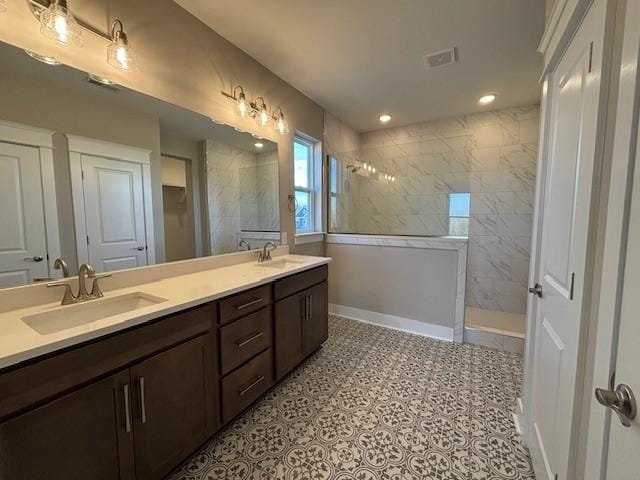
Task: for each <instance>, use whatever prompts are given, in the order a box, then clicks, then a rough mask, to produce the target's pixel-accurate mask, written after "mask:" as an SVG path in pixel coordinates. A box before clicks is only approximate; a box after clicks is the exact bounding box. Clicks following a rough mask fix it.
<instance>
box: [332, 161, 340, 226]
mask: <svg viewBox="0 0 640 480" xmlns="http://www.w3.org/2000/svg"><path fill="white" fill-rule="evenodd" d="M339 174H340V170H339V168H338V159H337V158H335V157H329V218H330V219H331V230H329V231H333V230H335V229H336V227H337V226H338V225H337V218H338V193H339V190H338V188H339V186H340V178H339Z"/></svg>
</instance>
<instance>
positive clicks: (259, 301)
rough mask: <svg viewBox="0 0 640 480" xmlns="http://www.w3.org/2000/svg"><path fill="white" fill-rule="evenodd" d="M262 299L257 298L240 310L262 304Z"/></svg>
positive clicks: (240, 307)
mask: <svg viewBox="0 0 640 480" xmlns="http://www.w3.org/2000/svg"><path fill="white" fill-rule="evenodd" d="M262 300H263V299H262V298H256V299H255V300H251V301H250V302H249V303H245V304H243V305H240V306H238V307H237V308H238V310H244V309H245V308H249V307H253V306H254V305H258V304H259V303H262Z"/></svg>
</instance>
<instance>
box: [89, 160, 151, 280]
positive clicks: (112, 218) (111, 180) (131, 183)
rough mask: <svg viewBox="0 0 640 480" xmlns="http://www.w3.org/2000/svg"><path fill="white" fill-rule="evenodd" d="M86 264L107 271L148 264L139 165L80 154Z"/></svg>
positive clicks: (140, 169) (140, 168) (140, 167)
mask: <svg viewBox="0 0 640 480" xmlns="http://www.w3.org/2000/svg"><path fill="white" fill-rule="evenodd" d="M81 161H82V172H83V175H84V180H83V190H84V204H85V218H86V231H87V248H88V253H89V263H91V265H93V267H94V268H95V269H96V271H100V272H108V271H112V270H120V269H123V268H134V267H141V266H144V265H147V241H146V235H145V216H144V197H143V182H142V166H141V165H139V164H136V163H130V162H123V161H120V160H113V159H108V158H102V157H97V156H92V155H84V154H83V155H82V159H81Z"/></svg>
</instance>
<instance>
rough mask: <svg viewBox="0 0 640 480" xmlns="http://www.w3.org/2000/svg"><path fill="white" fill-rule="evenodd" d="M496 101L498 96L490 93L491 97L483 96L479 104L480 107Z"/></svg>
mask: <svg viewBox="0 0 640 480" xmlns="http://www.w3.org/2000/svg"><path fill="white" fill-rule="evenodd" d="M495 99H496V95H495V94H493V93H490V94H489V95H483V96H482V97H480V98H479V99H478V103H479V104H480V105H489V104H490V103H491V102H493V101H494V100H495Z"/></svg>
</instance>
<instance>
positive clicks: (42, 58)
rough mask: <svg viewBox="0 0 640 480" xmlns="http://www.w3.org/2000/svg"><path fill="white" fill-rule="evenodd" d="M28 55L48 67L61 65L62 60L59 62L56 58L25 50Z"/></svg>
mask: <svg viewBox="0 0 640 480" xmlns="http://www.w3.org/2000/svg"><path fill="white" fill-rule="evenodd" d="M24 52H25V53H26V54H27V55H29V56H30V57H31V58H33V59H35V60H37V61H39V62H42V63H44V64H47V65H61V62H60V60H58V59H57V58H55V57H50V56H48V55H40V54H39V53H36V52H32V51H31V50H25V51H24Z"/></svg>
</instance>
